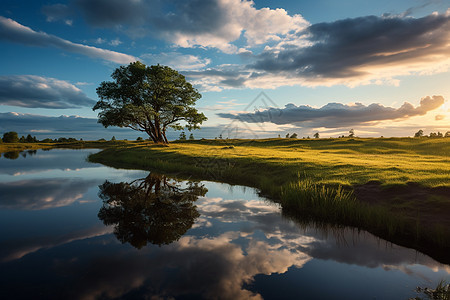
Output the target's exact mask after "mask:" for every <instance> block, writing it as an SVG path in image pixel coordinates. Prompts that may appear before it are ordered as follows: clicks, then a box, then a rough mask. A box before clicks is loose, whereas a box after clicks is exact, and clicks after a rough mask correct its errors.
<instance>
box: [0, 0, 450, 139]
mask: <svg viewBox="0 0 450 300" xmlns="http://www.w3.org/2000/svg"><path fill="white" fill-rule="evenodd" d="M0 49H1V52H0V54H1V55H0V135H2V134H3V133H4V132H7V131H16V132H18V133H19V135H27V134H31V135H33V136H37V137H38V138H39V139H43V138H47V137H49V138H58V137H76V138H83V139H99V138H105V139H110V138H111V137H112V136H115V137H116V138H118V139H123V138H126V139H135V138H137V137H138V136H142V137H144V138H147V137H146V136H144V135H142V133H138V132H134V131H132V130H131V129H123V128H117V127H109V128H107V129H105V128H104V127H103V126H102V125H100V124H98V123H97V114H98V112H99V111H93V110H92V107H93V106H94V104H95V103H96V101H98V97H97V94H96V88H97V87H98V86H99V84H100V83H101V82H102V81H109V80H111V77H110V76H111V73H112V72H113V71H114V70H115V69H116V68H117V67H119V66H122V65H127V64H129V63H130V62H134V61H136V60H139V61H141V62H143V63H144V64H147V65H155V64H161V65H167V66H170V67H172V68H174V69H176V70H178V71H179V72H180V73H181V74H183V75H185V76H186V79H187V80H188V81H189V82H191V83H192V84H193V85H194V87H195V88H197V89H198V90H199V92H200V93H201V94H202V98H201V99H200V100H199V101H198V102H197V105H196V107H197V109H198V110H199V111H201V112H203V113H204V114H205V115H206V116H207V117H208V121H206V122H204V123H203V124H202V129H201V130H196V131H194V136H195V137H196V138H202V137H204V138H214V137H218V136H219V135H220V134H222V136H223V137H224V138H225V137H229V138H266V137H277V136H278V135H280V136H282V137H284V136H285V135H286V134H287V133H290V134H292V133H294V132H295V133H297V135H298V136H299V137H307V136H312V135H313V134H314V133H316V132H319V134H320V137H337V136H340V135H348V134H349V130H350V129H353V130H354V132H355V135H356V136H360V137H379V136H384V137H391V136H413V135H414V133H415V132H417V131H418V130H419V129H422V130H423V131H424V133H425V134H429V133H430V132H437V131H440V132H443V133H445V132H447V131H449V130H450V103H449V99H450V0H397V1H392V0H389V1H387V0H380V1H369V0H340V1H336V0H316V1H306V0H297V1H288V0H279V1H267V0H265V1H262V0H261V1H258V0H255V1H242V0H185V1H182V0H166V1H160V0H127V1H125V0H68V1H63V0H61V1H26V0H23V1H18V0H2V1H1V2H0ZM178 136H179V132H170V133H168V138H169V139H176V138H177V137H178Z"/></svg>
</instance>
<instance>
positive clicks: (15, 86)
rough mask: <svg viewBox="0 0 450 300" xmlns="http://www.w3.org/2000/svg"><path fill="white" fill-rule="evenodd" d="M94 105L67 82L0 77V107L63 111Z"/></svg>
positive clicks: (16, 76)
mask: <svg viewBox="0 0 450 300" xmlns="http://www.w3.org/2000/svg"><path fill="white" fill-rule="evenodd" d="M94 104H95V101H94V100H92V99H90V98H89V97H87V96H86V95H85V94H84V93H83V92H82V91H81V90H80V89H78V88H77V87H76V86H74V85H72V84H70V83H68V82H67V81H63V80H58V79H54V78H46V77H40V76H33V75H11V76H0V105H12V106H21V107H33V108H57V109H63V108H75V107H86V106H87V107H92V106H93V105H94Z"/></svg>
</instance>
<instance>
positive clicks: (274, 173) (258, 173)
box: [0, 138, 450, 262]
mask: <svg viewBox="0 0 450 300" xmlns="http://www.w3.org/2000/svg"><path fill="white" fill-rule="evenodd" d="M61 146H65V147H87V148H88V147H90V148H103V149H105V150H103V151H101V152H99V153H97V154H94V155H91V156H90V158H89V159H90V160H91V161H94V162H99V163H103V164H106V165H109V166H113V167H120V168H132V169H146V170H158V171H162V172H165V173H170V174H173V175H177V176H179V177H190V178H196V179H207V180H214V181H222V182H227V183H230V184H240V185H247V186H252V187H256V188H258V189H259V190H260V192H261V194H262V195H264V196H267V197H269V198H271V199H273V200H275V201H278V202H280V203H281V205H282V208H283V213H284V214H287V215H290V216H294V217H296V218H303V219H308V218H311V219H314V220H315V221H316V222H317V221H318V220H319V221H320V222H328V223H333V224H341V225H351V226H355V227H357V228H363V229H365V230H368V231H370V232H372V233H375V234H377V235H379V236H381V237H383V238H386V239H388V240H391V241H395V242H396V243H399V244H403V245H407V246H411V247H415V248H416V249H418V250H421V251H422V252H426V253H428V254H430V255H432V256H434V257H435V258H437V259H438V260H441V261H442V260H447V262H448V260H450V258H449V257H448V255H447V254H446V251H449V250H450V218H449V216H448V215H447V214H446V213H445V212H448V211H450V198H449V195H450V139H447V138H441V139H429V138H417V139H412V138H377V139H360V138H353V139H349V138H343V139H309V140H302V139H262V140H196V141H185V142H175V143H172V144H171V145H170V147H164V146H161V145H154V144H152V143H150V142H125V141H120V142H119V141H118V142H102V143H99V142H85V143H84V144H82V145H80V144H76V145H75V144H73V145H61ZM0 151H1V148H0ZM373 182H376V183H377V185H375V186H374V188H375V191H376V192H379V193H380V195H383V197H380V198H383V199H376V197H373V195H371V193H372V192H373V190H368V191H369V192H366V194H367V195H366V196H367V197H366V198H367V199H368V200H370V201H362V200H361V199H362V198H361V192H359V191H360V190H364V189H360V188H359V187H362V188H364V187H365V186H366V185H368V184H369V183H373ZM411 183H414V185H412V184H411ZM371 187H372V188H373V186H371ZM416 191H417V193H416ZM411 194H412V195H411ZM416 194H417V195H416ZM419 196H420V197H419ZM363 198H364V197H363ZM372 200H376V203H372V202H371V201H372Z"/></svg>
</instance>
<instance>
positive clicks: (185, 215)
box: [98, 173, 208, 249]
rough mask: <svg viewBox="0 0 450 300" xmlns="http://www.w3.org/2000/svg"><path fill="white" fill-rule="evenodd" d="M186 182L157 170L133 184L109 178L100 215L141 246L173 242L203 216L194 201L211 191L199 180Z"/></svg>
mask: <svg viewBox="0 0 450 300" xmlns="http://www.w3.org/2000/svg"><path fill="white" fill-rule="evenodd" d="M183 185H184V184H181V181H178V180H175V179H169V178H167V177H166V176H164V175H158V174H154V173H150V174H149V175H148V176H147V177H146V178H142V179H136V180H134V181H132V182H130V183H128V182H120V183H111V182H109V181H108V180H106V181H105V183H103V184H102V185H100V186H99V188H100V192H99V197H100V198H101V199H102V200H103V206H102V207H101V208H100V211H99V213H98V217H99V219H100V220H102V221H103V223H104V224H105V225H114V234H115V236H116V237H117V239H118V240H119V241H121V242H122V243H130V244H131V245H132V246H134V247H136V248H138V249H140V248H142V247H143V246H145V245H147V243H151V244H155V245H163V244H170V243H172V242H173V241H176V240H178V239H179V238H180V237H181V236H182V235H183V234H184V233H186V231H187V230H188V229H190V228H191V227H192V225H193V224H194V222H195V219H196V218H197V217H199V215H200V214H199V213H198V211H197V209H196V206H195V205H194V204H193V203H194V202H195V201H196V200H197V199H198V197H199V196H204V195H205V194H206V192H207V191H208V190H207V189H206V188H205V187H204V185H202V184H199V183H198V182H192V181H190V182H187V183H186V184H185V185H184V186H183Z"/></svg>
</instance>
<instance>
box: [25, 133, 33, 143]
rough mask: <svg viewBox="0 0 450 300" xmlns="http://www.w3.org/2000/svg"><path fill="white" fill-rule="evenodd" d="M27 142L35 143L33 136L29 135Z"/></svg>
mask: <svg viewBox="0 0 450 300" xmlns="http://www.w3.org/2000/svg"><path fill="white" fill-rule="evenodd" d="M25 141H26V142H27V143H33V142H34V140H33V137H32V136H31V134H28V135H27V137H26V138H25Z"/></svg>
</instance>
